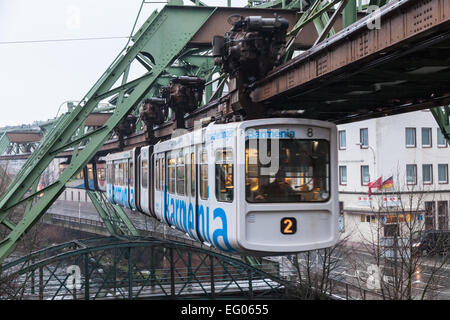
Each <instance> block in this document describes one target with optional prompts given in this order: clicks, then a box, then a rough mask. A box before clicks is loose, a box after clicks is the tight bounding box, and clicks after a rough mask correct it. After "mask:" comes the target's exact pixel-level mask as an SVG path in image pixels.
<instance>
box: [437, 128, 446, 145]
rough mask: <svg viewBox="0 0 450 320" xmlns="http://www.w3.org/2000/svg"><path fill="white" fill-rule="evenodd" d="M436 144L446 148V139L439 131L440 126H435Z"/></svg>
mask: <svg viewBox="0 0 450 320" xmlns="http://www.w3.org/2000/svg"><path fill="white" fill-rule="evenodd" d="M437 146H438V147H440V148H447V140H446V139H445V136H444V134H443V133H442V131H441V128H437Z"/></svg>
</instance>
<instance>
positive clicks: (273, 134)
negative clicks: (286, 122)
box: [245, 129, 295, 140]
mask: <svg viewBox="0 0 450 320" xmlns="http://www.w3.org/2000/svg"><path fill="white" fill-rule="evenodd" d="M270 138H274V139H276V138H295V131H293V130H290V129H286V130H273V131H272V130H270V129H264V130H255V129H250V130H247V132H246V133H245V139H246V140H247V139H270Z"/></svg>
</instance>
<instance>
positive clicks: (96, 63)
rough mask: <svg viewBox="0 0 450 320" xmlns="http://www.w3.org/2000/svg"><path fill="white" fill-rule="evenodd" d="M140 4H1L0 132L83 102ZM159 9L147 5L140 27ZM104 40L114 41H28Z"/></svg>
mask: <svg viewBox="0 0 450 320" xmlns="http://www.w3.org/2000/svg"><path fill="white" fill-rule="evenodd" d="M141 1H142V0H95V1H93V0H39V1H34V0H14V1H11V0H0V111H1V112H0V127H3V126H6V125H20V124H31V123H32V122H33V121H35V120H47V119H51V118H53V117H55V116H56V114H57V111H58V108H59V106H60V105H61V104H63V103H64V102H65V101H67V100H79V99H81V98H82V97H83V96H84V95H85V94H86V93H87V92H88V90H89V89H90V88H91V86H92V85H93V84H94V83H95V81H96V80H97V79H98V78H99V77H100V76H101V75H102V74H103V72H104V71H105V69H106V68H107V67H108V66H109V65H110V63H111V62H112V60H113V59H114V58H115V57H116V56H117V54H118V53H119V52H120V50H121V49H122V48H123V46H124V45H125V44H126V42H127V39H126V37H128V35H129V34H130V32H131V29H132V27H133V23H134V21H135V19H136V16H137V13H138V10H139V7H140V4H141ZM158 1H160V0H158ZM185 1H186V0H185ZM202 1H203V2H205V3H207V4H209V5H222V6H225V5H226V3H227V2H226V0H202ZM246 3H247V1H246V0H232V5H233V6H244V5H245V4H246ZM161 7H162V5H161V4H145V5H144V9H143V11H142V13H141V18H140V19H139V21H138V26H139V25H140V24H142V23H143V22H144V21H145V19H146V18H147V17H148V16H149V15H150V13H151V12H152V11H153V10H155V9H156V8H161ZM107 37H113V38H114V39H103V40H78V41H50V42H31V41H41V40H60V39H82V38H107ZM116 37H117V38H116ZM119 37H124V38H119ZM64 111H65V110H64Z"/></svg>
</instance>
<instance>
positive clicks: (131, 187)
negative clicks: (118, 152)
mask: <svg viewBox="0 0 450 320" xmlns="http://www.w3.org/2000/svg"><path fill="white" fill-rule="evenodd" d="M128 175H129V178H128V207H129V208H130V209H132V210H136V206H135V204H134V201H135V194H134V192H135V190H134V179H135V177H134V159H133V158H130V159H129V160H128Z"/></svg>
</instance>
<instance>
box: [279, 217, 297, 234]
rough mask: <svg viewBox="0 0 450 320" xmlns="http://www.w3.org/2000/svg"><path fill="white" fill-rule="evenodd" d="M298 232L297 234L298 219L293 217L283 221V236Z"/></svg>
mask: <svg viewBox="0 0 450 320" xmlns="http://www.w3.org/2000/svg"><path fill="white" fill-rule="evenodd" d="M296 232H297V219H295V218H291V217H289V218H283V219H281V233H282V234H294V233H296Z"/></svg>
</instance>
